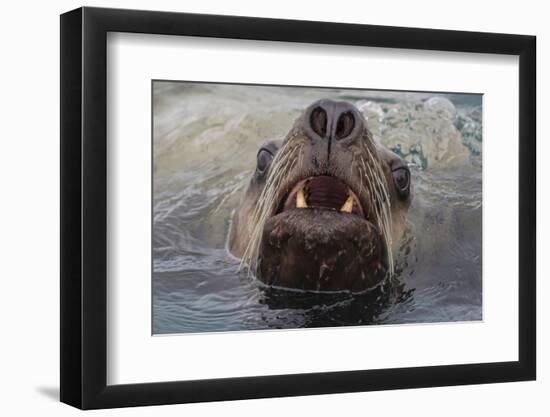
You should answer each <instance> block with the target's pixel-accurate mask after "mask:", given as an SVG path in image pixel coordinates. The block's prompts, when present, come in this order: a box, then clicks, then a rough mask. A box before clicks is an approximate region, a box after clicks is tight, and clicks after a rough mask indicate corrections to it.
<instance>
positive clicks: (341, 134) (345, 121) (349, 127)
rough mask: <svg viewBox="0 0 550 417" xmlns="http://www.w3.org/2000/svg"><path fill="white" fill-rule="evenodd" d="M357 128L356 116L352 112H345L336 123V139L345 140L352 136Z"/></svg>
mask: <svg viewBox="0 0 550 417" xmlns="http://www.w3.org/2000/svg"><path fill="white" fill-rule="evenodd" d="M354 127H355V116H354V115H353V113H352V112H349V111H347V112H345V113H342V114H341V115H340V117H339V118H338V122H337V123H336V131H335V135H336V139H343V138H345V137H347V136H349V135H350V133H351V132H352V131H353V128H354Z"/></svg>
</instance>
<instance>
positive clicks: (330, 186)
mask: <svg viewBox="0 0 550 417" xmlns="http://www.w3.org/2000/svg"><path fill="white" fill-rule="evenodd" d="M294 208H298V209H307V208H314V209H322V210H333V211H339V212H342V213H351V214H355V215H357V216H360V217H362V218H366V216H365V211H364V210H363V207H362V206H361V203H360V202H359V198H358V197H357V195H356V194H355V193H354V192H353V190H352V189H351V188H350V187H349V186H348V185H347V184H346V183H345V182H344V181H342V180H340V179H338V178H336V177H331V176H328V175H319V176H314V177H308V178H306V179H304V180H301V181H299V182H298V183H297V184H296V185H295V186H294V187H293V188H292V190H291V191H290V193H289V194H288V196H287V198H286V199H285V201H284V204H283V205H282V208H281V209H280V210H279V213H281V212H283V211H286V210H290V209H294Z"/></svg>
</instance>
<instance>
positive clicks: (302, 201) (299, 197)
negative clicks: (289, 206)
mask: <svg viewBox="0 0 550 417" xmlns="http://www.w3.org/2000/svg"><path fill="white" fill-rule="evenodd" d="M296 207H297V208H306V207H307V202H306V198H305V197H304V189H303V188H300V191H298V194H296Z"/></svg>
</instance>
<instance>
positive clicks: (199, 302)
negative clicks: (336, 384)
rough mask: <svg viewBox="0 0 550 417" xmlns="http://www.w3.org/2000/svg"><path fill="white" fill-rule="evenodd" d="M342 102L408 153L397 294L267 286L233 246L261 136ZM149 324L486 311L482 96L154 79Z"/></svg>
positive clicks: (238, 326)
mask: <svg viewBox="0 0 550 417" xmlns="http://www.w3.org/2000/svg"><path fill="white" fill-rule="evenodd" d="M319 98H336V99H343V100H348V101H350V102H352V103H353V104H355V105H356V106H357V107H358V108H359V109H360V110H361V111H362V112H363V114H364V115H365V116H366V117H367V120H368V121H367V123H368V126H369V128H370V129H371V130H372V131H373V133H374V135H375V137H376V138H378V139H379V140H380V141H381V142H382V143H384V144H385V145H386V146H388V147H389V148H391V149H393V150H394V151H396V152H398V153H399V154H401V155H402V156H404V157H405V158H406V159H407V160H408V161H409V163H410V165H411V171H412V177H413V187H414V189H413V190H414V198H413V202H412V205H411V208H410V210H409V213H408V216H407V218H408V228H407V232H406V233H405V236H404V238H403V241H402V244H401V250H400V254H399V256H398V260H397V277H396V278H397V280H398V281H399V283H400V285H399V288H400V292H399V295H398V296H396V297H393V298H392V299H391V300H388V296H387V294H386V293H384V292H383V291H382V290H379V291H373V292H370V293H367V294H363V295H351V294H333V295H326V294H325V295H315V294H308V293H300V292H289V291H281V290H270V289H266V288H264V287H263V286H262V284H261V283H259V282H257V281H256V280H254V278H252V277H248V276H247V274H246V272H238V266H239V261H238V260H237V259H235V258H233V257H232V256H231V255H230V254H229V253H228V252H227V250H226V247H225V245H226V238H227V234H228V229H229V226H230V218H231V213H232V211H233V209H234V208H235V207H236V205H237V204H238V201H239V198H240V196H241V193H242V192H243V191H244V189H245V187H246V185H247V183H248V180H249V178H250V175H251V174H252V172H253V170H254V167H255V162H256V161H255V160H256V153H257V150H258V147H259V145H260V144H262V143H263V142H265V141H267V140H269V139H274V138H282V137H284V135H285V134H286V133H287V132H288V130H289V129H290V127H291V125H292V123H293V121H294V120H295V118H296V117H297V116H298V115H299V113H300V112H301V111H302V110H303V109H304V108H305V107H307V106H308V105H309V104H311V103H312V102H313V101H315V100H317V99H319ZM153 112H154V114H153V116H154V119H153V124H154V128H153V146H154V147H153V154H154V156H153V158H154V160H153V165H154V196H153V300H152V301H153V306H152V308H153V333H155V334H162V333H186V332H213V331H228V330H249V329H275V328H277V329H280V328H296V327H325V326H339V325H365V324H392V323H419V322H448V321H468V320H481V318H482V279H481V264H482V259H481V248H482V247H481V225H482V223H481V219H482V216H481V213H482V205H481V177H482V175H481V174H482V173H481V144H482V141H481V121H482V112H481V96H480V95H461V94H452V95H437V94H432V93H404V92H395V93H392V92H386V91H385V92H381V91H368V90H334V89H301V88H280V87H258V86H233V85H214V84H193V83H173V82H155V83H154V85H153Z"/></svg>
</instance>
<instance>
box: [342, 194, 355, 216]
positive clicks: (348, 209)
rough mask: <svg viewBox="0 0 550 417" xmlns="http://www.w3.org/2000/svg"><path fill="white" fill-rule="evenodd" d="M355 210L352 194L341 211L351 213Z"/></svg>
mask: <svg viewBox="0 0 550 417" xmlns="http://www.w3.org/2000/svg"><path fill="white" fill-rule="evenodd" d="M352 210H353V197H352V196H351V195H350V196H349V197H348V199H347V200H346V202H345V203H344V205H343V206H342V207H341V208H340V211H343V212H345V213H351V211H352Z"/></svg>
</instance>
